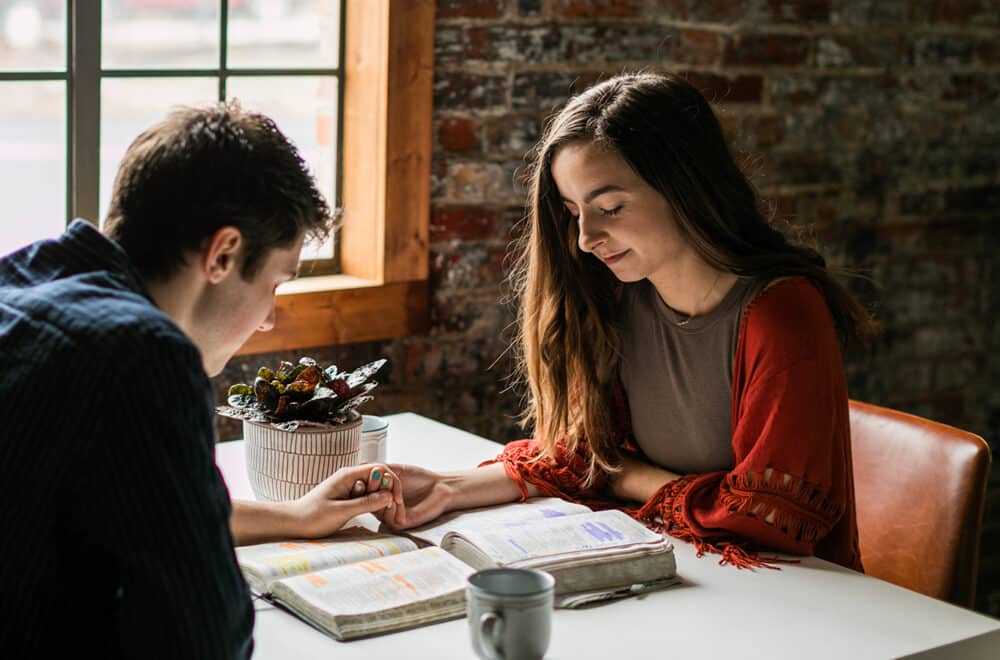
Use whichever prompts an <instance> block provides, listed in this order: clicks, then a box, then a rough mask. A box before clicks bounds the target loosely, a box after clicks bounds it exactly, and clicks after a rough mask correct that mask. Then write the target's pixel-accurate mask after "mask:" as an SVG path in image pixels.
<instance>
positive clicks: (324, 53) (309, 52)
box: [227, 0, 340, 69]
mask: <svg viewBox="0 0 1000 660" xmlns="http://www.w3.org/2000/svg"><path fill="white" fill-rule="evenodd" d="M229 7H230V9H229V31H228V36H227V41H228V44H229V52H228V58H227V61H228V66H230V67H232V68H245V69H249V68H252V69H333V68H336V67H337V66H338V62H339V59H340V0H242V1H240V2H236V1H235V0H230V2H229Z"/></svg>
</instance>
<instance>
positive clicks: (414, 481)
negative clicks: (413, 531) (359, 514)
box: [376, 465, 461, 529]
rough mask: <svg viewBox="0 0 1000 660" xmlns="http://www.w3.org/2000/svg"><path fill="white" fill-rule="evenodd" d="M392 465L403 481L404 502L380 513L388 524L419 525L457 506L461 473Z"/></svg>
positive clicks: (391, 525)
mask: <svg viewBox="0 0 1000 660" xmlns="http://www.w3.org/2000/svg"><path fill="white" fill-rule="evenodd" d="M389 469H390V470H392V472H393V473H394V474H395V475H396V476H397V477H398V479H399V480H400V481H401V482H402V506H395V507H393V508H392V509H384V510H383V511H382V512H381V513H376V515H377V516H378V517H379V518H380V519H381V520H382V522H383V523H385V524H386V525H387V526H388V527H391V528H393V529H409V528H410V527H416V526H417V525H422V524H424V523H425V522H429V521H431V520H434V519H435V518H437V517H438V516H440V515H441V514H442V513H445V512H446V511H449V510H450V509H451V508H453V504H454V501H455V496H456V493H457V490H456V487H455V482H456V480H460V479H461V477H460V476H457V475H452V476H447V475H443V474H439V473H437V472H433V471H431V470H427V469H424V468H422V467H417V466H416V465H390V466H389Z"/></svg>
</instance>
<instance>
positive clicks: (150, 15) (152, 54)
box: [101, 0, 219, 69]
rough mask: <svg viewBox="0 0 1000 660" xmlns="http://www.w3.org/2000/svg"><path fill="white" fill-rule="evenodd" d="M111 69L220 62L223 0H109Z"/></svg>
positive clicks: (105, 39)
mask: <svg viewBox="0 0 1000 660" xmlns="http://www.w3.org/2000/svg"><path fill="white" fill-rule="evenodd" d="M101 64H102V66H103V68H105V69H185V68H195V69H204V68H218V66H219V0H103V4H102V5H101Z"/></svg>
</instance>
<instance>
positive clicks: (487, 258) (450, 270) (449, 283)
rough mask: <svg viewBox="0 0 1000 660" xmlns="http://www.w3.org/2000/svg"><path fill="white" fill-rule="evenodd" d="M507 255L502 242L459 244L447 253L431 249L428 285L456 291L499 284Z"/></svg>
mask: <svg viewBox="0 0 1000 660" xmlns="http://www.w3.org/2000/svg"><path fill="white" fill-rule="evenodd" d="M506 254H507V253H506V250H505V249H504V246H503V245H491V244H483V243H461V244H459V245H458V246H456V247H455V248H454V249H452V250H449V251H448V252H437V251H435V250H434V249H431V255H430V264H431V268H430V271H431V286H432V287H433V289H434V290H438V289H450V290H455V289H477V288H480V287H485V286H496V285H499V284H500V283H501V282H502V281H503V278H504V263H505V257H506Z"/></svg>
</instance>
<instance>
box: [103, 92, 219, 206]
mask: <svg viewBox="0 0 1000 660" xmlns="http://www.w3.org/2000/svg"><path fill="white" fill-rule="evenodd" d="M218 92H219V82H218V78H208V77H206V78H105V79H104V80H102V81H101V176H100V179H101V193H100V206H101V212H100V217H101V218H104V217H105V216H107V213H108V206H109V205H110V203H111V186H112V184H113V183H114V180H115V174H116V173H117V172H118V165H119V164H120V163H121V161H122V157H123V156H124V155H125V150H126V149H128V146H129V144H131V143H132V140H134V139H135V138H136V137H137V136H138V135H139V133H141V132H143V131H144V130H146V129H147V128H149V127H150V126H152V125H153V124H155V123H157V122H159V121H161V120H163V119H164V118H165V117H166V116H167V113H168V112H169V111H170V109H171V108H173V107H175V106H179V105H206V104H212V103H215V100H216V98H217V97H218Z"/></svg>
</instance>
